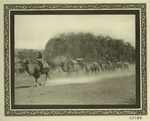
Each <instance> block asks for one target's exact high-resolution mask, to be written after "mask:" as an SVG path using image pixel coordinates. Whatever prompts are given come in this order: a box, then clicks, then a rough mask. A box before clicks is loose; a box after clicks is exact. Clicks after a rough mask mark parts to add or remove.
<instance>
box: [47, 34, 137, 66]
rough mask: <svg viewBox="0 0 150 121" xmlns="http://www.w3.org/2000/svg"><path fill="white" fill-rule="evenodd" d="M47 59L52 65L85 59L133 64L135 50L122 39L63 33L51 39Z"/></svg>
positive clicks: (48, 43)
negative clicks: (67, 60)
mask: <svg viewBox="0 0 150 121" xmlns="http://www.w3.org/2000/svg"><path fill="white" fill-rule="evenodd" d="M44 51H45V58H46V60H48V61H49V63H50V64H51V65H55V64H58V62H59V61H62V60H65V59H76V58H84V59H85V60H86V61H91V60H93V59H94V60H96V61H98V60H105V55H106V54H107V55H108V56H109V57H110V61H114V60H118V59H119V60H121V61H126V62H129V63H132V62H133V61H134V59H135V49H134V47H133V46H132V45H131V44H130V43H128V42H126V43H125V42H124V41H123V40H120V39H113V38H111V37H108V36H107V37H104V36H102V35H98V36H95V35H93V34H92V33H82V32H80V33H76V34H75V33H62V34H60V35H58V36H57V37H53V38H51V39H50V40H49V41H48V42H47V44H46V46H45V50H44Z"/></svg>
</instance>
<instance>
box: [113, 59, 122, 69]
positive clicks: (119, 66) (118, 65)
mask: <svg viewBox="0 0 150 121" xmlns="http://www.w3.org/2000/svg"><path fill="white" fill-rule="evenodd" d="M114 65H115V69H118V68H120V69H121V71H123V69H124V67H123V63H122V62H118V61H116V62H115V63H114Z"/></svg>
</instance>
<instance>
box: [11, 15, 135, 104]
mask: <svg viewBox="0 0 150 121" xmlns="http://www.w3.org/2000/svg"><path fill="white" fill-rule="evenodd" d="M14 28H15V37H14V40H15V41H14V46H15V78H14V84H15V85H14V86H15V87H14V90H15V93H14V95H15V97H14V98H15V104H18V105H20V104H23V105H28V104H33V105H34V104H41V105H43V104H49V105H53V104H65V105H68V104H73V105H76V104H83V105H84V104H85V105H87V104H88V105H95V104H98V105H133V104H134V105H135V104H136V77H135V61H136V58H135V54H136V52H135V15H15V26H14ZM22 93H24V95H22Z"/></svg>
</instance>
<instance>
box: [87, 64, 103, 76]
mask: <svg viewBox="0 0 150 121" xmlns="http://www.w3.org/2000/svg"><path fill="white" fill-rule="evenodd" d="M85 70H86V73H87V74H88V73H89V72H90V71H91V72H92V73H94V72H95V74H97V73H99V72H100V67H99V65H98V63H97V62H92V63H87V62H86V63H85Z"/></svg>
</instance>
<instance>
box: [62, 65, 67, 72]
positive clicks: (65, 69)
mask: <svg viewBox="0 0 150 121" xmlns="http://www.w3.org/2000/svg"><path fill="white" fill-rule="evenodd" d="M62 70H63V71H64V72H67V68H66V63H65V64H64V65H63V66H62Z"/></svg>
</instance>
